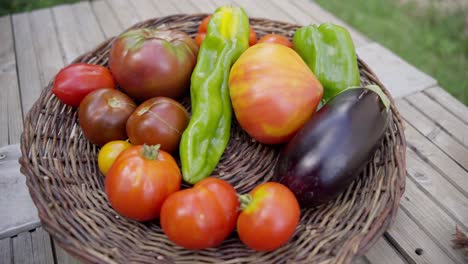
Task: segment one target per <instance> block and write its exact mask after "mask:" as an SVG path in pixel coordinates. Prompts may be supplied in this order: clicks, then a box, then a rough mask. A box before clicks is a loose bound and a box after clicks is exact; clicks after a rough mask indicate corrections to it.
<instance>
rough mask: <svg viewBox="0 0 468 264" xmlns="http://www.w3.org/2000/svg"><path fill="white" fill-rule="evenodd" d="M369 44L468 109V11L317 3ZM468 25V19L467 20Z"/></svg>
mask: <svg viewBox="0 0 468 264" xmlns="http://www.w3.org/2000/svg"><path fill="white" fill-rule="evenodd" d="M316 2H317V3H319V4H320V5H321V6H322V7H323V8H325V9H327V10H329V11H330V12H332V13H333V14H335V15H336V16H338V17H340V18H341V19H342V20H344V21H346V22H347V23H349V24H350V25H351V26H353V27H355V28H356V29H358V30H359V31H361V32H363V33H364V34H365V35H367V36H369V37H370V38H371V39H373V40H375V41H377V42H379V43H381V44H382V45H384V46H386V47H387V48H389V49H390V50H392V51H393V52H395V53H396V54H398V55H399V56H400V57H402V58H403V59H405V60H407V61H408V62H410V63H411V64H413V65H415V66H416V67H417V68H419V69H421V70H422V71H424V72H426V73H428V74H429V75H431V76H433V77H434V78H436V79H437V80H438V81H439V83H440V85H441V86H442V87H443V88H445V89H446V90H447V91H449V92H450V93H451V94H453V95H454V96H455V97H456V98H458V100H460V101H462V102H463V103H464V104H465V105H468V92H467V91H468V29H467V27H468V25H466V23H467V22H466V21H465V19H467V18H466V17H467V16H468V10H467V9H466V8H465V9H461V8H458V9H454V10H455V11H450V12H448V11H443V10H441V9H440V8H436V7H435V5H434V4H432V5H431V4H429V5H427V6H426V7H425V8H421V7H419V8H418V7H417V6H416V5H415V4H414V2H410V3H406V4H399V3H397V1H389V0H347V1H342V0H316ZM467 21H468V20H467Z"/></svg>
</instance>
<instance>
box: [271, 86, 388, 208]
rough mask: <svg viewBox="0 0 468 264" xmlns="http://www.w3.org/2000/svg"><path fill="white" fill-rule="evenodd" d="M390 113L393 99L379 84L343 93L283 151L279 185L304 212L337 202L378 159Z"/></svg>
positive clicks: (310, 121) (277, 172) (279, 162)
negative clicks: (373, 161) (297, 201)
mask: <svg viewBox="0 0 468 264" xmlns="http://www.w3.org/2000/svg"><path fill="white" fill-rule="evenodd" d="M389 113H390V112H389V100H388V98H387V97H386V96H385V94H384V93H383V92H382V90H381V89H380V88H379V87H378V86H376V85H369V86H366V87H359V88H349V89H347V90H345V91H343V92H341V93H340V94H338V95H337V96H335V97H334V98H333V99H331V100H330V101H329V102H328V103H327V104H325V105H324V106H323V107H322V108H321V109H320V110H319V111H318V112H317V113H315V115H314V116H313V117H312V118H311V119H310V120H309V121H308V122H307V123H306V124H305V125H304V127H302V128H301V129H300V130H299V132H298V133H297V134H296V135H295V136H294V137H293V138H292V139H291V141H290V142H289V143H288V144H287V145H286V146H285V147H284V148H283V149H282V151H281V153H280V156H279V158H278V163H277V164H276V168H275V175H274V176H275V180H276V181H279V182H280V183H283V184H284V185H286V186H287V187H289V188H290V189H291V191H292V192H293V193H294V194H295V195H296V197H297V199H298V200H299V202H300V203H301V205H302V206H303V207H312V206H316V205H318V204H322V203H326V202H328V201H330V200H332V199H334V198H335V197H337V196H338V195H339V194H340V193H342V192H343V191H344V190H345V189H346V188H347V187H348V186H349V185H350V184H351V182H352V181H353V180H354V179H355V178H357V176H358V175H359V173H360V171H361V170H362V169H363V167H364V165H366V164H367V162H368V161H369V160H370V158H371V157H372V155H373V154H374V152H375V150H376V148H377V147H378V146H379V144H380V142H381V140H382V138H383V136H384V134H385V130H386V128H387V126H388V122H389V119H390V118H389V116H390V114H389Z"/></svg>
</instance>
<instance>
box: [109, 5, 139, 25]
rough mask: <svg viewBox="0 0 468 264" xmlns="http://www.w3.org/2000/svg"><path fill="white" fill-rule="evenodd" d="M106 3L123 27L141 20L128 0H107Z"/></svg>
mask: <svg viewBox="0 0 468 264" xmlns="http://www.w3.org/2000/svg"><path fill="white" fill-rule="evenodd" d="M107 3H108V4H109V6H110V7H111V8H112V10H113V11H114V13H115V14H116V16H117V18H118V19H119V21H120V22H121V24H122V26H123V28H125V29H127V28H129V27H130V26H132V25H133V24H136V23H137V22H139V21H141V18H140V17H138V15H137V13H136V11H135V9H134V8H133V6H132V5H131V4H130V2H129V1H128V0H107Z"/></svg>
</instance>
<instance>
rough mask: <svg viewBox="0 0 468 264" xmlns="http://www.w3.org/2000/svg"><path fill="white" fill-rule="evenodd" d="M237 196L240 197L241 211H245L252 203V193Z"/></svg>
mask: <svg viewBox="0 0 468 264" xmlns="http://www.w3.org/2000/svg"><path fill="white" fill-rule="evenodd" d="M237 198H238V199H239V203H240V211H243V210H244V209H245V208H247V207H248V206H249V205H250V204H251V203H252V195H250V194H248V193H247V194H238V195H237Z"/></svg>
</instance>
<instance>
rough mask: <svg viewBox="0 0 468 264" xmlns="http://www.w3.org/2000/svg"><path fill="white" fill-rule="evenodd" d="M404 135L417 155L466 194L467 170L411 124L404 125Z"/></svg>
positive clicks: (467, 194)
mask: <svg viewBox="0 0 468 264" xmlns="http://www.w3.org/2000/svg"><path fill="white" fill-rule="evenodd" d="M405 136H406V141H407V143H408V146H409V147H410V148H411V149H412V150H414V151H415V152H416V154H418V156H420V157H421V158H422V159H423V160H424V161H425V162H427V163H429V164H431V166H432V167H433V168H434V169H435V170H436V171H437V172H439V173H440V174H441V175H443V176H444V177H445V178H446V179H447V180H448V181H449V182H450V183H452V184H453V185H454V186H455V187H456V188H457V189H458V190H459V191H460V192H462V193H463V194H464V195H465V196H468V172H467V171H466V170H464V169H463V168H462V167H461V166H460V165H458V164H457V163H456V162H455V161H454V160H453V159H451V158H450V157H449V156H447V155H446V154H445V153H443V151H442V150H440V149H439V148H438V147H437V146H435V145H434V144H433V143H432V142H430V141H429V140H428V139H427V138H426V137H424V136H423V135H422V134H421V133H419V132H418V131H416V129H414V128H413V127H412V126H407V127H406V129H405Z"/></svg>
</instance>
